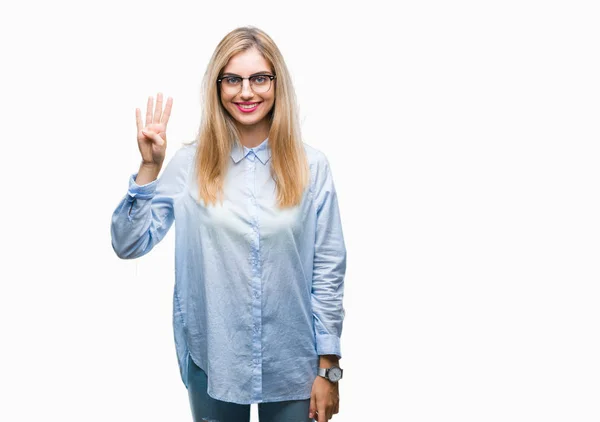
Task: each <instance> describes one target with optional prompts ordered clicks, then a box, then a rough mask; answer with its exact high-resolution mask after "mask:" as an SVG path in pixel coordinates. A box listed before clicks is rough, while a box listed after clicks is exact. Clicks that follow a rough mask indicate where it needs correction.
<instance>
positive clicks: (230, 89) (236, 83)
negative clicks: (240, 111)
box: [217, 74, 277, 95]
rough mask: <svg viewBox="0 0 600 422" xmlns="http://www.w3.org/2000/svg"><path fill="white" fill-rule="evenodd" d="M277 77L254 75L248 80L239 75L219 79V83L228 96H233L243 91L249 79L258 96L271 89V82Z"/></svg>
mask: <svg viewBox="0 0 600 422" xmlns="http://www.w3.org/2000/svg"><path fill="white" fill-rule="evenodd" d="M276 77H277V76H276V75H267V74H262V75H252V76H250V77H248V78H242V77H241V76H237V75H227V76H223V77H222V78H219V79H217V83H220V84H221V88H223V91H224V92H225V93H226V94H229V95H233V94H237V93H238V92H240V91H241V90H242V85H243V82H244V79H248V81H249V82H250V88H251V89H252V91H254V92H256V93H257V94H263V93H265V92H267V91H268V90H269V89H271V81H272V80H273V79H275V78H276Z"/></svg>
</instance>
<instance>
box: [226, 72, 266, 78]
mask: <svg viewBox="0 0 600 422" xmlns="http://www.w3.org/2000/svg"><path fill="white" fill-rule="evenodd" d="M255 75H271V72H269V71H268V70H263V71H262V72H256V73H253V74H252V75H250V76H255ZM222 76H239V77H240V78H241V76H240V75H238V74H237V73H231V72H225V73H223V75H222Z"/></svg>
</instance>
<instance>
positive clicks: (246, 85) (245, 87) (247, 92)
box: [241, 79, 254, 98]
mask: <svg viewBox="0 0 600 422" xmlns="http://www.w3.org/2000/svg"><path fill="white" fill-rule="evenodd" d="M241 97H242V98H252V97H254V91H252V88H250V80H248V79H243V80H242V92H241Z"/></svg>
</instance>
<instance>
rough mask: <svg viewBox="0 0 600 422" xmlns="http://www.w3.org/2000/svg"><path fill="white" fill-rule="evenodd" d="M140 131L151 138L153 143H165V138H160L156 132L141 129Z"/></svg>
mask: <svg viewBox="0 0 600 422" xmlns="http://www.w3.org/2000/svg"><path fill="white" fill-rule="evenodd" d="M142 133H143V134H144V135H145V136H146V137H147V138H150V139H152V141H154V143H155V144H156V145H157V146H159V147H162V146H163V145H164V144H165V140H164V139H163V138H161V137H160V136H158V133H155V132H152V131H151V130H143V129H142Z"/></svg>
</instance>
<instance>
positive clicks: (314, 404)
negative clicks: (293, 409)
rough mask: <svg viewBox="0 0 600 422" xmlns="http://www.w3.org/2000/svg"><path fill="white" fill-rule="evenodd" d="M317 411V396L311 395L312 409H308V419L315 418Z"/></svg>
mask: <svg viewBox="0 0 600 422" xmlns="http://www.w3.org/2000/svg"><path fill="white" fill-rule="evenodd" d="M316 410H317V402H316V401H315V395H314V394H311V395H310V407H309V408H308V417H309V418H314V417H315V412H316Z"/></svg>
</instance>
